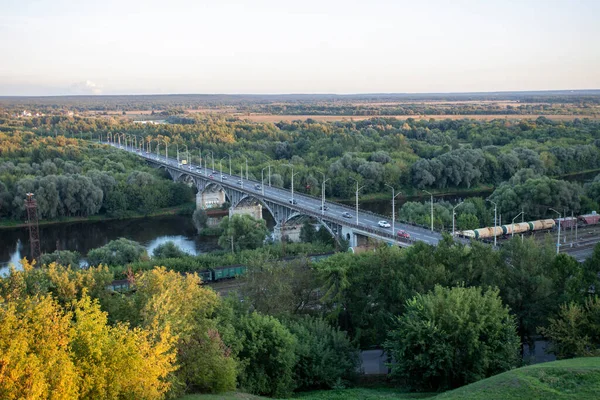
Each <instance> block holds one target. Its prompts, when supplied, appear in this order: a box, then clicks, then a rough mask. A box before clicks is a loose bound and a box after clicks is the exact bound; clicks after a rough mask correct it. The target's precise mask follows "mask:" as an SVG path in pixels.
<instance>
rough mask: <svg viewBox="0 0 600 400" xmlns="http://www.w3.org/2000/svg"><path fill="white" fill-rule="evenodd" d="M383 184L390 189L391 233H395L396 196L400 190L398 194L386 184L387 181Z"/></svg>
mask: <svg viewBox="0 0 600 400" xmlns="http://www.w3.org/2000/svg"><path fill="white" fill-rule="evenodd" d="M385 186H387V187H389V188H390V189H392V235H395V234H396V206H395V204H396V196H400V195H401V194H402V192H398V194H395V189H394V187H393V186H392V185H388V184H387V183H385Z"/></svg>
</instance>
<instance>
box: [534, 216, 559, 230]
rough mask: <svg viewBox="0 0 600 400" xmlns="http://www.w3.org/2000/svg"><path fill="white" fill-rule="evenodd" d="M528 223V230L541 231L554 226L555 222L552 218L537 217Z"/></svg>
mask: <svg viewBox="0 0 600 400" xmlns="http://www.w3.org/2000/svg"><path fill="white" fill-rule="evenodd" d="M528 224H529V230H530V231H543V230H546V229H552V228H554V227H555V226H556V222H554V220H553V219H538V220H536V221H529V222H528Z"/></svg>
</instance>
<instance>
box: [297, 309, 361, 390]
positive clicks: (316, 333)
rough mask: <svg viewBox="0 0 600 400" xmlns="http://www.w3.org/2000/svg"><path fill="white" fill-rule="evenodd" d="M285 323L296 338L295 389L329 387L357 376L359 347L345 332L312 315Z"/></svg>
mask: <svg viewBox="0 0 600 400" xmlns="http://www.w3.org/2000/svg"><path fill="white" fill-rule="evenodd" d="M286 326H287V327H288V329H289V330H290V332H291V333H292V334H293V335H294V336H295V337H296V339H297V340H298V345H297V347H296V357H297V358H298V360H297V362H296V367H295V368H294V382H295V383H296V386H297V388H296V389H297V390H314V389H331V388H333V387H334V386H335V385H336V384H339V383H340V382H349V381H353V380H354V379H355V378H356V375H357V372H356V371H357V368H358V365H359V354H358V349H357V348H356V346H354V345H353V344H352V343H351V342H350V339H349V338H348V336H347V334H346V333H345V332H342V331H340V330H339V329H337V328H333V327H331V326H330V325H329V324H328V323H327V322H325V321H324V320H322V319H319V318H312V317H303V318H300V319H298V320H295V321H294V320H291V321H289V322H287V323H286Z"/></svg>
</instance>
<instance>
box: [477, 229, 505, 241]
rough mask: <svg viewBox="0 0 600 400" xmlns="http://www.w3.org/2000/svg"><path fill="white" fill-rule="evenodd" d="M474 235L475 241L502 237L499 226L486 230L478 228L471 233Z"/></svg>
mask: <svg viewBox="0 0 600 400" xmlns="http://www.w3.org/2000/svg"><path fill="white" fill-rule="evenodd" d="M473 232H474V233H475V239H487V238H491V237H494V236H500V235H502V227H501V226H496V227H493V226H490V227H487V228H479V229H475V230H474V231H473Z"/></svg>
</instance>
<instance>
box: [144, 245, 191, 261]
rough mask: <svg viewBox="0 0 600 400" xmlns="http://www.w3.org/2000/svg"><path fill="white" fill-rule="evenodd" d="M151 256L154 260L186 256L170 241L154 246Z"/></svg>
mask: <svg viewBox="0 0 600 400" xmlns="http://www.w3.org/2000/svg"><path fill="white" fill-rule="evenodd" d="M152 255H153V257H154V258H183V257H186V256H187V255H188V254H187V253H186V252H184V251H183V250H181V249H180V248H179V247H177V246H176V245H175V243H173V242H172V241H168V242H165V243H162V244H159V245H158V246H156V248H155V249H154V251H153V252H152Z"/></svg>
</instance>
